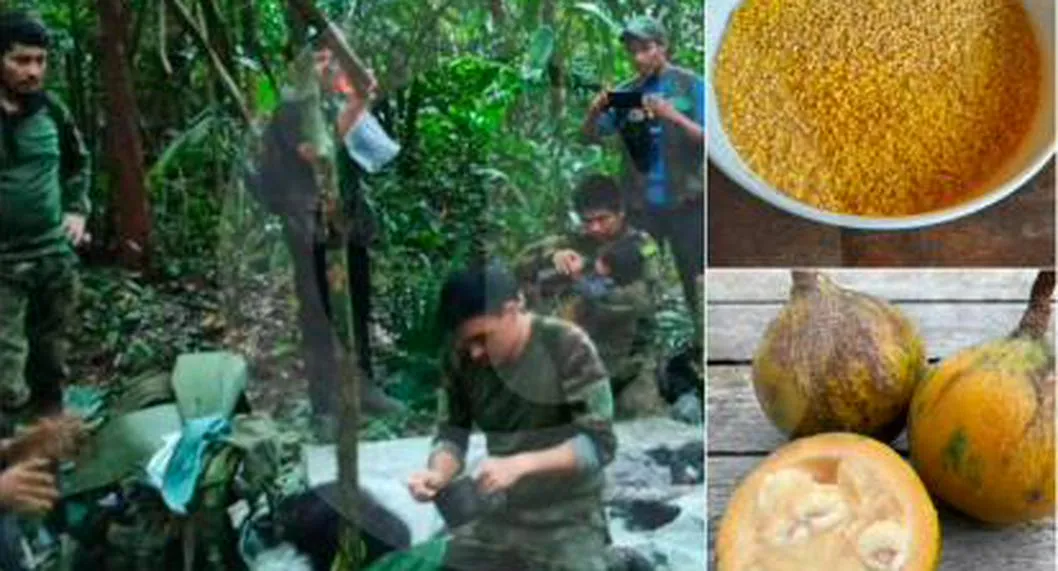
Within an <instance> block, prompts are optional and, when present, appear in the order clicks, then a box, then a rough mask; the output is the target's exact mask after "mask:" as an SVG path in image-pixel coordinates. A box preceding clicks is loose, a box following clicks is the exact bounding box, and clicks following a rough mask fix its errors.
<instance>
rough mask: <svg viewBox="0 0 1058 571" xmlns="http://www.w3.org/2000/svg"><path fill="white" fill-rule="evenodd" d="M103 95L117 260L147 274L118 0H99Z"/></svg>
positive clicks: (147, 223)
mask: <svg viewBox="0 0 1058 571" xmlns="http://www.w3.org/2000/svg"><path fill="white" fill-rule="evenodd" d="M96 6H97V9H98V10H99V33H100V37H103V38H107V39H106V40H105V41H102V42H100V51H101V52H102V60H103V61H102V67H101V73H102V75H103V85H104V89H105V93H106V110H107V113H106V118H107V119H106V140H107V154H108V155H109V156H110V159H111V161H112V163H111V165H110V166H111V169H112V170H111V172H112V173H113V176H112V177H111V179H110V180H111V185H112V187H113V188H112V192H111V197H112V198H111V201H112V202H111V212H113V215H114V228H115V230H116V232H117V239H118V259H119V261H120V263H121V265H123V266H125V267H126V268H129V269H135V270H145V269H146V268H147V266H148V263H149V262H150V250H149V240H150V235H151V217H150V213H149V205H148V201H147V186H146V183H145V180H144V179H145V178H146V177H145V171H144V167H143V141H142V140H141V139H140V131H139V123H140V113H139V108H138V107H137V105H136V95H135V90H134V88H133V84H132V74H131V72H130V71H129V67H128V59H127V57H126V49H127V46H126V44H125V37H126V33H125V32H126V31H127V30H128V15H127V14H126V13H125V11H124V10H123V9H122V4H121V0H97V2H96Z"/></svg>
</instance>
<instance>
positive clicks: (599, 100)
mask: <svg viewBox="0 0 1058 571" xmlns="http://www.w3.org/2000/svg"><path fill="white" fill-rule="evenodd" d="M609 105H610V90H609V89H603V90H602V91H600V92H599V94H598V95H596V96H595V99H592V100H591V107H589V108H588V113H591V114H592V115H598V114H600V113H602V112H603V111H605V110H606V108H607V107H608V106H609Z"/></svg>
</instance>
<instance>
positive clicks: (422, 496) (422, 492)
mask: <svg viewBox="0 0 1058 571" xmlns="http://www.w3.org/2000/svg"><path fill="white" fill-rule="evenodd" d="M447 485H448V481H447V480H446V479H445V477H444V475H443V474H441V473H440V472H438V471H436V470H423V471H420V472H416V473H414V474H412V475H411V477H410V478H408V491H409V492H411V497H413V498H415V500H416V501H419V502H429V501H431V500H433V499H434V498H435V497H437V492H440V491H441V490H442V489H444V487H445V486H447Z"/></svg>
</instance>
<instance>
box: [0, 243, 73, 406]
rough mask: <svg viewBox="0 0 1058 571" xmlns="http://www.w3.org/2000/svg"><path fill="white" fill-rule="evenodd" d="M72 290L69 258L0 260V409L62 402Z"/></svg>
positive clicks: (71, 266)
mask: <svg viewBox="0 0 1058 571" xmlns="http://www.w3.org/2000/svg"><path fill="white" fill-rule="evenodd" d="M77 290H78V280H77V272H76V260H75V259H74V258H72V257H70V256H63V255H56V256H48V257H44V258H40V259H36V260H27V261H18V262H0V407H2V408H5V409H9V410H10V409H16V408H20V407H22V406H23V405H25V404H27V403H28V402H29V401H30V398H31V397H32V398H33V399H34V400H37V401H39V402H41V403H47V404H55V403H56V401H57V402H58V403H60V404H61V402H62V385H63V383H64V382H65V381H66V380H68V377H69V371H68V368H67V365H66V353H67V347H66V346H67V339H66V333H67V330H68V329H69V327H70V325H71V324H72V322H73V318H74V312H75V310H76V303H77Z"/></svg>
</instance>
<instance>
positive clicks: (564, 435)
mask: <svg viewBox="0 0 1058 571" xmlns="http://www.w3.org/2000/svg"><path fill="white" fill-rule="evenodd" d="M532 319H533V321H532V332H531V334H530V338H529V341H528V344H527V345H526V348H525V350H524V352H523V353H522V355H521V356H520V357H519V358H518V359H517V360H516V361H515V362H513V363H509V364H506V365H504V366H501V367H480V366H475V365H473V364H470V363H466V362H461V360H460V359H459V358H458V357H456V356H455V354H454V352H452V354H450V356H449V358H448V359H446V362H445V377H444V383H443V389H442V398H441V399H440V422H439V426H438V433H437V437H436V439H435V445H436V446H440V447H446V448H448V449H449V450H452V451H453V452H454V453H456V455H457V456H459V457H460V458H463V457H465V451H466V449H467V441H468V438H469V436H470V431H471V429H472V428H477V429H479V430H481V431H482V432H483V433H484V434H485V439H486V446H487V448H488V453H489V455H490V456H509V455H513V454H518V453H521V452H532V451H539V450H544V449H547V448H551V447H554V446H557V445H559V444H562V443H564V442H567V441H571V440H573V439H574V438H575V437H578V435H583V437H587V439H588V441H590V442H591V444H592V445H593V454H594V455H595V459H596V460H597V463H596V464H595V465H594V466H591V467H587V468H585V469H584V470H582V471H581V472H579V473H578V474H576V475H573V476H570V475H546V476H528V477H526V478H524V479H523V480H521V481H519V482H518V483H516V484H515V485H514V486H513V487H512V488H511V489H510V490H508V493H507V514H506V515H507V516H509V517H510V518H511V519H515V520H521V521H533V522H535V523H545V522H555V521H557V520H561V519H562V518H563V517H565V516H570V515H576V514H584V513H591V512H592V511H593V510H596V509H598V508H599V506H601V502H602V487H603V474H602V466H604V465H605V464H608V463H609V462H610V461H611V460H612V459H613V455H614V451H615V449H616V446H617V440H616V437H615V435H614V432H613V425H612V419H613V395H612V393H611V389H610V383H609V379H608V377H607V375H606V370H605V368H604V367H603V364H602V362H601V361H600V359H599V356H598V354H597V352H596V350H595V347H594V345H593V344H592V342H591V340H590V339H589V338H588V336H587V335H586V334H585V333H584V331H583V330H581V329H580V328H578V327H576V326H575V325H573V324H571V323H568V322H565V321H561V320H558V319H554V318H550V317H542V316H533V318H532ZM583 437H581V438H580V439H581V440H583Z"/></svg>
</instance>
